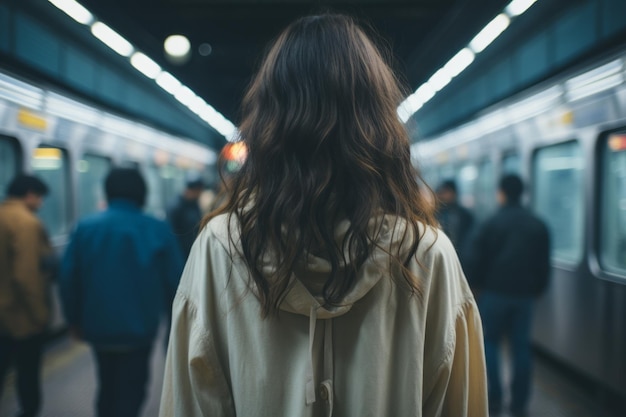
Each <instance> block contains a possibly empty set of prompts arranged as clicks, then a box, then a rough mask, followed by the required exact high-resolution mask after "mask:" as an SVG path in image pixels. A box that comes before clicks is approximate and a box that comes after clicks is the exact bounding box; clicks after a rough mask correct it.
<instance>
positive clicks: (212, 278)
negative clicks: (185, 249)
mask: <svg viewBox="0 0 626 417" xmlns="http://www.w3.org/2000/svg"><path fill="white" fill-rule="evenodd" d="M234 222H235V221H234V220H233V224H231V228H230V233H232V236H231V237H232V239H230V238H229V227H228V224H227V217H225V216H219V217H216V218H214V219H213V220H211V222H210V223H209V224H208V225H207V226H206V227H205V228H204V230H203V231H202V232H201V234H200V236H199V237H198V239H197V240H196V242H195V244H194V246H193V249H192V252H191V255H190V257H189V259H188V261H187V265H186V267H185V271H184V273H183V277H182V280H181V283H180V287H179V289H178V293H177V296H176V299H175V302H174V306H173V319H172V329H171V335H170V345H169V349H168V354H167V362H166V369H165V381H164V387H163V395H162V399H161V409H160V416H161V417H173V416H176V417H199V416H211V417H222V416H223V417H227V416H228V417H231V416H239V417H261V416H267V417H309V416H311V417H312V416H337V417H348V416H350V417H367V416H372V417H374V416H376V417H402V416H407V417H408V416H417V417H419V416H425V417H431V416H448V417H463V416H471V417H487V416H488V412H487V391H486V376H485V364H484V352H483V339H482V330H481V322H480V317H479V315H478V310H477V308H476V304H475V302H474V299H473V297H472V294H471V292H470V290H469V288H468V286H467V284H466V281H465V278H464V276H463V272H462V270H461V267H460V265H459V261H458V259H457V256H456V253H455V250H454V248H453V247H452V245H451V243H450V241H449V240H448V238H447V237H446V236H445V235H444V234H443V233H441V232H439V233H437V232H436V231H434V230H432V229H430V228H426V229H425V231H424V233H423V237H422V239H421V241H420V243H419V249H418V253H417V254H416V257H415V258H414V260H413V261H412V262H411V263H410V265H409V267H410V268H411V269H412V271H413V273H414V274H415V275H416V276H418V277H419V278H420V285H421V289H422V294H421V295H413V296H411V295H410V294H409V292H408V291H407V289H406V286H405V285H403V284H402V277H401V276H393V273H390V272H389V267H388V262H386V260H387V256H386V255H385V252H384V251H382V250H376V251H375V252H374V253H373V255H372V257H371V259H370V260H368V261H367V262H366V263H365V265H364V266H363V268H362V270H361V273H360V275H359V277H358V280H357V283H356V284H355V285H354V287H353V288H352V289H351V291H350V292H349V293H348V294H347V296H346V297H345V299H344V302H343V303H342V305H341V306H340V307H337V308H333V309H325V308H323V307H320V305H319V298H317V297H315V295H314V294H311V292H310V291H309V289H312V290H311V291H314V288H318V287H319V286H320V284H322V283H323V282H324V279H325V276H326V274H327V273H328V271H330V265H329V263H328V262H327V261H325V260H324V259H320V258H316V257H314V256H309V258H308V260H307V263H306V266H303V267H302V270H301V271H295V273H294V278H293V284H292V287H291V290H290V291H289V293H288V295H287V297H286V299H285V301H284V302H283V304H282V306H281V310H282V311H281V312H280V314H279V316H278V317H277V318H266V319H262V318H261V317H260V303H259V302H258V300H257V298H256V297H255V296H254V293H253V291H252V290H250V288H249V286H248V271H247V269H246V266H245V264H244V262H243V261H242V260H241V258H240V257H239V256H238V255H237V245H238V244H239V243H238V236H237V226H236V224H234ZM395 223H396V222H394V221H392V220H391V219H390V218H389V217H386V218H384V219H383V229H382V230H383V231H382V233H381V236H380V239H381V245H382V246H383V247H385V246H386V247H391V250H394V249H395V250H396V251H397V248H398V245H400V244H401V239H400V238H399V236H398V230H402V226H401V222H398V224H395ZM346 229H347V224H343V225H340V227H338V230H337V232H336V235H337V238H338V240H341V238H342V236H343V234H345V230H346ZM418 260H419V262H418ZM420 265H421V266H420ZM264 269H267V271H268V273H269V272H271V262H268V263H267V265H265V266H264ZM396 274H397V273H396ZM303 282H304V283H306V284H307V285H306V286H305V285H304V284H303Z"/></svg>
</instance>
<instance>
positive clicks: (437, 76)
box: [428, 68, 452, 92]
mask: <svg viewBox="0 0 626 417" xmlns="http://www.w3.org/2000/svg"><path fill="white" fill-rule="evenodd" d="M450 81H452V77H450V75H449V74H448V72H447V71H446V70H445V69H444V68H440V69H439V70H438V71H437V72H436V73H434V74H433V75H432V77H430V78H429V79H428V84H429V85H430V86H431V87H432V88H433V90H435V92H437V91H439V90H441V89H442V88H443V87H445V86H446V85H448V83H449V82H450Z"/></svg>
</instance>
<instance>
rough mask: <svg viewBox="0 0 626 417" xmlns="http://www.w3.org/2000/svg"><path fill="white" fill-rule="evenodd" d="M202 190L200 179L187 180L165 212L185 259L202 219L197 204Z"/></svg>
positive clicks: (202, 184) (202, 185)
mask: <svg viewBox="0 0 626 417" xmlns="http://www.w3.org/2000/svg"><path fill="white" fill-rule="evenodd" d="M202 191H204V183H203V182H202V180H200V179H196V180H192V181H189V182H187V186H186V187H185V191H184V192H183V194H182V195H181V196H180V197H179V199H178V201H177V202H176V204H174V205H173V206H172V207H170V209H169V210H168V212H167V220H168V221H169V223H170V225H171V226H172V230H173V231H174V234H175V235H176V238H177V239H178V244H179V245H180V248H181V250H182V252H183V256H184V257H185V259H187V257H188V256H189V252H190V251H191V246H192V245H193V242H194V241H195V240H196V236H197V235H198V228H199V227H200V222H201V221H202V212H201V210H200V205H199V204H198V200H199V198H200V195H201V194H202Z"/></svg>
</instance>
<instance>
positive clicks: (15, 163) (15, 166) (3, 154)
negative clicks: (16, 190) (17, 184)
mask: <svg viewBox="0 0 626 417" xmlns="http://www.w3.org/2000/svg"><path fill="white" fill-rule="evenodd" d="M20 160H21V158H20V149H19V146H18V144H17V141H16V140H14V139H12V138H9V137H6V136H2V135H0V201H2V200H4V198H5V197H6V189H7V186H8V185H9V183H10V182H11V180H12V179H13V177H15V175H17V173H18V172H20V171H21V169H20V168H21V167H20V163H19V161H20Z"/></svg>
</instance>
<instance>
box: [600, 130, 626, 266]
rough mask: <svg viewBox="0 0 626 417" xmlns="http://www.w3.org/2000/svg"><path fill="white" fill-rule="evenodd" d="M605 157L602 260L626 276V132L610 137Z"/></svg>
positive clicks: (601, 222) (601, 261) (601, 230)
mask: <svg viewBox="0 0 626 417" xmlns="http://www.w3.org/2000/svg"><path fill="white" fill-rule="evenodd" d="M602 158H603V164H602V170H603V172H602V199H601V201H602V209H601V218H600V233H601V237H600V263H601V265H602V267H603V268H604V269H605V270H607V271H608V272H612V273H616V274H620V275H626V133H621V134H613V135H610V136H609V137H608V140H607V142H606V144H605V146H604V150H603V155H602Z"/></svg>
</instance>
